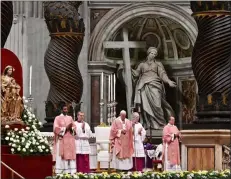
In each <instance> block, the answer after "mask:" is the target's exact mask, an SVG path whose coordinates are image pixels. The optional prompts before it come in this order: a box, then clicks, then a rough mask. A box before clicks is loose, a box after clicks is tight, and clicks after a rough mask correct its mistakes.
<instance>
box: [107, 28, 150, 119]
mask: <svg viewBox="0 0 231 179" xmlns="http://www.w3.org/2000/svg"><path fill="white" fill-rule="evenodd" d="M123 39H124V41H105V42H104V43H103V47H104V48H120V49H122V51H123V61H124V67H125V84H126V100H127V114H128V118H130V117H131V110H130V109H131V105H132V102H131V100H132V75H131V63H130V54H129V48H146V42H141V41H128V30H127V29H126V28H123Z"/></svg>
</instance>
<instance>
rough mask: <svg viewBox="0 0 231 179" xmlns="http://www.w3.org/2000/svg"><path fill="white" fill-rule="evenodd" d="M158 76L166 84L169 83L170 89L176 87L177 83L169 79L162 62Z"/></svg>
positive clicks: (159, 65) (159, 64)
mask: <svg viewBox="0 0 231 179" xmlns="http://www.w3.org/2000/svg"><path fill="white" fill-rule="evenodd" d="M158 75H159V77H160V78H161V79H162V81H163V82H164V83H167V84H168V85H169V86H170V87H176V83H175V82H174V81H171V80H170V79H169V78H168V75H167V73H166V71H165V69H164V66H163V64H162V63H160V62H159V63H158Z"/></svg>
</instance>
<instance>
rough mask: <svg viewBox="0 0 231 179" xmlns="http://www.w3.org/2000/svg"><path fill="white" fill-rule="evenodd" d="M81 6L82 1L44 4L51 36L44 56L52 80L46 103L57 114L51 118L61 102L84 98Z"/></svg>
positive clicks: (83, 29) (46, 68) (68, 102)
mask: <svg viewBox="0 0 231 179" xmlns="http://www.w3.org/2000/svg"><path fill="white" fill-rule="evenodd" d="M80 4H81V1H54V2H52V1H49V2H44V8H45V9H44V17H45V21H46V24H47V28H48V30H49V32H50V36H51V40H50V43H49V45H48V48H47V50H46V53H45V57H44V65H45V70H46V73H47V76H48V78H49V81H50V90H49V94H48V97H47V102H46V104H50V107H49V106H46V108H47V107H48V108H53V109H54V110H53V112H54V113H53V114H50V113H49V114H50V115H49V116H47V118H49V117H54V116H55V115H57V113H55V110H56V109H55V106H57V105H59V104H60V102H65V103H66V104H71V102H72V101H75V102H77V103H78V102H80V99H81V96H82V92H83V79H82V76H81V74H80V71H79V67H78V56H79V54H80V51H81V49H82V45H83V38H84V31H85V27H84V22H83V19H82V18H81V17H80V15H79V13H78V8H79V6H80ZM52 105H53V107H51V106H52ZM70 109H71V107H70ZM46 110H47V111H49V110H51V109H46ZM46 120H47V119H46Z"/></svg>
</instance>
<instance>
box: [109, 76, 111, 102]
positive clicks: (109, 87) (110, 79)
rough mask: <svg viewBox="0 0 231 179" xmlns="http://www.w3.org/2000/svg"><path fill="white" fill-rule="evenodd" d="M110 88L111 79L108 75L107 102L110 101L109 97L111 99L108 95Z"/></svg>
mask: <svg viewBox="0 0 231 179" xmlns="http://www.w3.org/2000/svg"><path fill="white" fill-rule="evenodd" d="M110 88H111V78H110V75H109V76H108V102H110V101H111V99H110V97H111V95H110V93H111V90H110Z"/></svg>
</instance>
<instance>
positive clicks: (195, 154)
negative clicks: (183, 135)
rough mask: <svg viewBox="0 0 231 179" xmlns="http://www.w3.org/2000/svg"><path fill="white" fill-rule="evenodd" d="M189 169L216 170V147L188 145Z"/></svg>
mask: <svg viewBox="0 0 231 179" xmlns="http://www.w3.org/2000/svg"><path fill="white" fill-rule="evenodd" d="M187 155H188V163H187V165H188V166H187V170H188V171H192V170H194V171H198V170H214V169H215V149H214V147H188V153H187Z"/></svg>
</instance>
